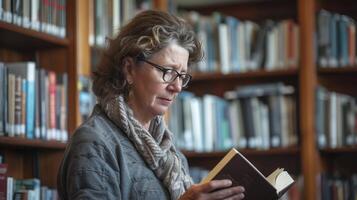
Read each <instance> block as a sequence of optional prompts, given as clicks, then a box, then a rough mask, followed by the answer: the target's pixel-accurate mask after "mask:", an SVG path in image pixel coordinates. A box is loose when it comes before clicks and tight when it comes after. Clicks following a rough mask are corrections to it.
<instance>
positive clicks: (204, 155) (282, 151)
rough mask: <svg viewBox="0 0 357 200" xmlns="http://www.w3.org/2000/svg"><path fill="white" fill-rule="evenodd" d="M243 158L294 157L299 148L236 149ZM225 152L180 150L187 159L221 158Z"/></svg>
mask: <svg viewBox="0 0 357 200" xmlns="http://www.w3.org/2000/svg"><path fill="white" fill-rule="evenodd" d="M238 150H239V152H241V153H242V154H243V155H245V156H267V155H287V154H289V155H294V154H299V152H300V149H299V147H287V148H274V149H268V150H257V149H238ZM228 151H229V150H227V151H215V152H194V151H185V150H182V153H183V154H184V155H185V156H186V157H187V158H217V157H223V156H225V155H226V154H227V152H228Z"/></svg>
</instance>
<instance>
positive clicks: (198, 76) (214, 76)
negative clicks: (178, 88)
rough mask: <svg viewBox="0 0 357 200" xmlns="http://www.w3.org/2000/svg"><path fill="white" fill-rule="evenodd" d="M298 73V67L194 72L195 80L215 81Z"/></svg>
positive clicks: (291, 75) (293, 75)
mask: <svg viewBox="0 0 357 200" xmlns="http://www.w3.org/2000/svg"><path fill="white" fill-rule="evenodd" d="M297 75H298V69H296V68H294V69H284V70H274V71H266V70H259V71H251V72H244V73H230V74H222V73H195V74H193V81H194V82H200V81H213V80H225V81H226V80H229V79H252V78H282V77H284V78H285V77H296V76H297Z"/></svg>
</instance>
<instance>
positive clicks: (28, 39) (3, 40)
mask: <svg viewBox="0 0 357 200" xmlns="http://www.w3.org/2000/svg"><path fill="white" fill-rule="evenodd" d="M0 35H1V37H0V44H1V47H5V48H10V49H16V50H31V49H46V48H58V47H64V48H65V47H68V46H69V44H70V42H69V40H68V39H67V38H59V37H56V36H53V35H50V34H47V33H43V32H39V31H35V30H32V29H27V28H23V27H20V26H17V25H15V24H10V23H6V22H2V21H0Z"/></svg>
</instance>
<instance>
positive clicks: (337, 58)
mask: <svg viewBox="0 0 357 200" xmlns="http://www.w3.org/2000/svg"><path fill="white" fill-rule="evenodd" d="M316 30H317V55H318V60H317V61H318V65H319V66H320V67H345V66H354V65H355V64H356V63H357V51H356V45H357V43H356V42H357V41H356V21H355V20H354V19H352V18H351V17H349V16H346V15H343V14H338V13H333V12H329V11H327V10H321V11H320V12H319V13H318V15H317V27H316Z"/></svg>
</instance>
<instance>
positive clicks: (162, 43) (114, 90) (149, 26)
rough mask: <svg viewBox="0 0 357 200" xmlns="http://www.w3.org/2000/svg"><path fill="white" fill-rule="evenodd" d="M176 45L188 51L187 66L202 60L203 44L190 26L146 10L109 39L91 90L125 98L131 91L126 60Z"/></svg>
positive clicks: (158, 12) (170, 17)
mask: <svg viewBox="0 0 357 200" xmlns="http://www.w3.org/2000/svg"><path fill="white" fill-rule="evenodd" d="M171 43H175V44H177V45H179V46H181V47H183V48H184V49H186V50H187V51H188V52H189V59H188V65H190V64H193V63H197V62H198V61H200V60H201V59H202V57H203V52H202V49H201V43H200V42H199V41H198V39H197V37H196V35H195V33H194V32H193V31H192V29H191V27H190V26H189V24H188V23H186V22H185V21H184V20H183V19H181V18H178V17H176V16H174V15H171V14H168V13H165V12H161V11H144V12H141V13H140V14H138V15H137V16H135V17H134V18H133V19H132V20H131V21H130V22H129V23H128V24H126V25H125V26H123V27H122V28H121V29H120V32H119V34H118V35H117V36H116V37H115V38H114V39H108V48H107V49H106V50H105V51H104V53H103V55H102V57H101V60H100V62H99V65H98V66H97V69H96V71H95V72H93V74H92V78H93V87H92V90H93V92H94V94H95V95H96V96H97V97H98V98H102V97H105V96H107V95H113V94H124V95H126V94H127V92H128V90H129V88H128V84H127V83H126V77H125V73H124V68H123V64H124V59H125V58H126V57H132V58H134V60H135V62H137V60H136V58H137V57H138V56H143V57H144V58H150V56H152V55H153V54H154V53H156V52H158V51H160V50H161V49H163V48H165V47H167V46H168V45H169V44H171Z"/></svg>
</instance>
